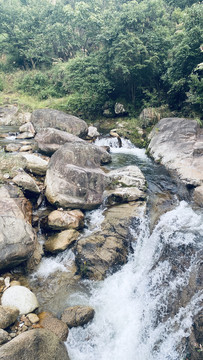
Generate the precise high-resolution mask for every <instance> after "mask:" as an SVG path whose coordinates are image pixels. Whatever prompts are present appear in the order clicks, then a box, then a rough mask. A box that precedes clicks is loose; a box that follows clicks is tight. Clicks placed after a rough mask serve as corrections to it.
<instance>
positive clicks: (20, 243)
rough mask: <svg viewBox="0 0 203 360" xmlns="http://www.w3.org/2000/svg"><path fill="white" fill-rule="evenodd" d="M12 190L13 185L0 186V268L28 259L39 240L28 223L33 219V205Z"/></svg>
mask: <svg viewBox="0 0 203 360" xmlns="http://www.w3.org/2000/svg"><path fill="white" fill-rule="evenodd" d="M12 190H13V187H10V188H6V187H5V186H1V187H0V269H6V268H11V267H14V266H16V265H18V264H20V263H22V262H24V261H26V260H28V259H29V258H30V256H31V255H32V254H33V252H34V250H35V247H36V241H37V238H36V234H35V232H34V230H33V229H32V226H31V225H30V224H29V223H28V221H31V210H32V206H31V204H30V202H29V201H28V200H26V199H25V198H24V197H21V196H20V197H18V195H15V193H13V194H12ZM14 191H15V190H14ZM19 191H20V189H19ZM15 196H16V197H15Z"/></svg>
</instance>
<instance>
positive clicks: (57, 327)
mask: <svg viewBox="0 0 203 360" xmlns="http://www.w3.org/2000/svg"><path fill="white" fill-rule="evenodd" d="M38 316H39V319H40V321H39V325H40V326H41V327H42V328H44V329H46V330H49V331H51V332H52V333H54V334H55V335H56V336H57V337H58V338H59V339H60V340H61V341H66V339H67V336H68V326H67V324H66V323H65V322H64V321H62V320H59V319H57V318H56V317H55V316H54V315H53V314H52V313H50V312H46V311H44V312H42V313H40V314H39V315H38Z"/></svg>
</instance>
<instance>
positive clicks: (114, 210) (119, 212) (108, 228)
mask: <svg viewBox="0 0 203 360" xmlns="http://www.w3.org/2000/svg"><path fill="white" fill-rule="evenodd" d="M145 211H146V203H145V202H139V201H137V202H130V203H127V204H121V205H117V206H113V207H111V208H110V209H108V210H107V211H106V212H105V219H104V221H103V223H102V224H101V230H99V231H97V232H95V233H93V234H92V235H90V236H88V237H86V238H81V239H79V240H78V241H77V244H76V257H75V262H76V265H77V268H78V273H79V274H80V275H81V276H82V277H84V278H89V279H94V280H102V279H104V278H105V276H106V274H107V273H108V271H109V270H111V271H116V270H117V269H118V268H119V267H120V266H121V265H123V264H125V263H126V261H127V257H128V249H129V248H130V244H131V242H132V241H135V240H136V239H135V234H136V229H137V225H139V224H140V221H141V219H142V217H143V216H144V214H145ZM131 226H133V228H134V235H132V233H131V232H130V227H131Z"/></svg>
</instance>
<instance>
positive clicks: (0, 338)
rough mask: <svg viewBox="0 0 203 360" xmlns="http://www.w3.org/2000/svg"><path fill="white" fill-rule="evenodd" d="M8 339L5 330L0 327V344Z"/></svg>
mask: <svg viewBox="0 0 203 360" xmlns="http://www.w3.org/2000/svg"><path fill="white" fill-rule="evenodd" d="M8 340H9V334H8V333H7V331H5V330H3V329H0V345H2V344H5V343H6V342H7V341H8Z"/></svg>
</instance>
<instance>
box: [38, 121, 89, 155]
mask: <svg viewBox="0 0 203 360" xmlns="http://www.w3.org/2000/svg"><path fill="white" fill-rule="evenodd" d="M35 141H36V143H37V147H38V151H40V152H42V153H44V154H46V155H52V154H53V153H54V152H55V151H56V150H58V149H59V148H60V146H61V145H64V144H65V143H67V142H74V143H76V142H81V141H84V140H82V139H80V138H79V137H78V136H75V135H72V134H69V133H67V132H66V131H61V130H57V129H54V128H47V129H43V130H41V131H40V132H38V133H37V135H36V136H35Z"/></svg>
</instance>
